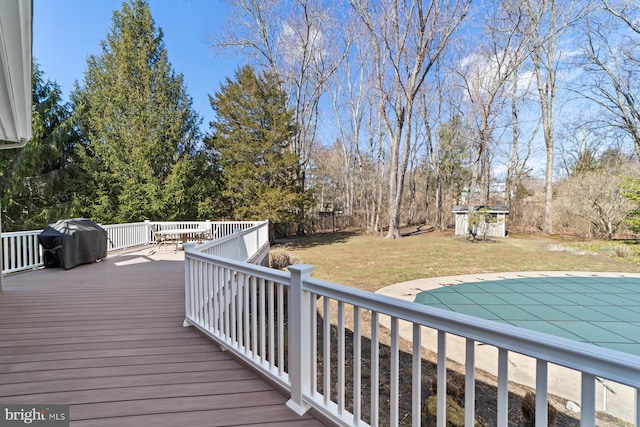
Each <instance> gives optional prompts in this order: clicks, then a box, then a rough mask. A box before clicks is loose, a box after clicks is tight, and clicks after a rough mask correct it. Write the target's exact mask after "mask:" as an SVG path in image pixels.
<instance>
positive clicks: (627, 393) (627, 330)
mask: <svg viewBox="0 0 640 427" xmlns="http://www.w3.org/2000/svg"><path fill="white" fill-rule="evenodd" d="M612 279H615V283H617V284H620V286H616V291H615V292H612V291H611V280H612ZM500 281H505V282H503V283H500ZM504 284H510V286H503V285H504ZM605 286H607V287H609V289H608V290H607V291H604V290H603V289H602V288H603V287H605ZM425 291H431V292H428V293H424V294H423V295H422V296H421V299H423V300H424V302H426V304H427V305H431V306H435V307H439V308H443V309H448V310H451V311H456V312H459V313H465V314H470V315H474V316H477V317H483V318H485V319H489V320H495V321H499V322H503V323H509V324H512V325H515V326H518V327H522V328H526V329H531V330H536V331H539V332H544V333H548V334H551V335H556V336H561V337H564V338H569V339H573V340H576V341H581V342H589V343H593V344H596V345H601V346H604V347H608V348H612V349H614V350H618V351H622V352H626V353H629V354H631V355H636V356H638V355H640V274H637V273H604V272H603V273H593V272H574V271H542V272H510V273H490V274H470V275H462V276H447V277H437V278H427V279H417V280H411V281H408V282H402V283H397V284H394V285H390V286H387V287H385V288H382V289H380V290H378V291H377V293H379V294H383V295H388V296H392V297H395V298H399V299H402V300H405V301H411V302H414V301H415V300H416V297H417V296H418V294H420V293H421V292H425ZM590 295H591V296H590ZM612 307H615V310H611V308H612ZM423 329H425V332H424V333H423V343H425V344H424V345H425V346H430V345H429V343H435V339H436V338H435V337H436V332H435V331H434V330H429V329H427V328H423ZM400 333H401V335H402V337H403V338H405V339H408V340H411V337H412V330H411V327H410V325H409V324H408V323H406V322H401V326H400ZM431 345H433V344H431ZM447 348H448V352H447V357H448V358H449V359H452V360H455V361H457V362H460V363H464V360H465V350H464V348H465V347H464V339H462V338H460V337H456V336H451V335H449V336H448V338H447ZM476 353H477V354H476V367H477V368H478V369H481V370H484V371H486V372H489V373H491V374H493V375H497V353H498V351H497V349H496V348H494V347H491V346H485V345H482V344H481V343H477V344H476ZM631 357H633V356H631ZM509 360H510V366H509V380H510V381H514V382H516V383H518V384H522V385H525V386H529V387H534V386H535V361H534V360H533V359H531V358H529V357H527V356H522V355H520V354H517V353H510V355H509ZM548 376H549V393H551V394H554V395H556V396H558V397H560V398H563V399H566V400H571V401H573V402H578V403H579V402H580V382H581V381H580V375H579V374H578V373H577V372H576V371H573V370H569V369H567V368H563V367H560V366H556V365H551V366H550V367H549V374H548ZM596 389H597V390H596V402H597V407H598V410H603V409H604V408H606V412H607V413H609V414H611V415H613V416H615V417H618V418H620V419H623V420H625V421H630V422H632V421H633V420H634V416H635V413H632V412H634V411H633V409H630V408H633V405H631V404H630V403H631V402H634V399H635V390H634V389H632V388H631V387H627V386H624V385H621V384H612V383H610V382H609V383H608V384H606V387H605V386H604V385H603V386H601V387H596Z"/></svg>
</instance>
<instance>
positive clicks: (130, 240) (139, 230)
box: [2, 221, 256, 274]
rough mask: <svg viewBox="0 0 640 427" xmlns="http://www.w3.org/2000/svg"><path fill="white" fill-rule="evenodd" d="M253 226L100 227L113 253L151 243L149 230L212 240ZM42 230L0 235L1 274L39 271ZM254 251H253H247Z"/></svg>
mask: <svg viewBox="0 0 640 427" xmlns="http://www.w3.org/2000/svg"><path fill="white" fill-rule="evenodd" d="M255 224H256V223H253V222H240V221H172V222H158V221H154V222H151V221H147V222H135V223H130V224H113V225H103V226H102V227H103V228H104V229H105V230H106V231H107V237H108V240H107V251H108V252H111V251H116V250H121V249H127V248H132V247H136V246H142V245H148V244H150V243H153V242H154V236H153V233H152V231H151V229H150V228H149V226H152V227H155V228H156V230H174V229H179V230H189V229H197V230H202V229H207V230H209V235H210V236H211V237H213V238H220V237H224V236H227V235H230V234H233V232H234V231H236V230H243V229H246V228H250V227H252V226H254V225H255ZM41 232H42V230H31V231H18V232H8V233H2V273H3V274H6V273H16V272H19V271H24V270H32V269H34V268H39V267H42V266H43V265H44V264H43V259H42V247H41V246H40V245H39V244H38V234H40V233H41ZM249 249H251V250H254V249H255V248H253V247H250V248H249Z"/></svg>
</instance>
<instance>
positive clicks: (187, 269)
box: [182, 242, 196, 327]
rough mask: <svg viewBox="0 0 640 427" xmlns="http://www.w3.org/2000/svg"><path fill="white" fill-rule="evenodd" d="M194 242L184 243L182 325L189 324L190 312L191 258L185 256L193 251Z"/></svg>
mask: <svg viewBox="0 0 640 427" xmlns="http://www.w3.org/2000/svg"><path fill="white" fill-rule="evenodd" d="M195 246H196V244H195V243H194V242H187V243H185V244H184V246H183V248H184V317H185V319H184V322H183V323H182V326H183V327H187V326H191V323H189V321H188V320H187V319H188V318H189V316H190V315H191V314H192V313H191V288H192V285H191V263H192V260H191V259H190V258H189V257H188V256H187V254H188V253H190V252H192V251H193V248H195Z"/></svg>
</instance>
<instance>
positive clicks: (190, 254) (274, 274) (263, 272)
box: [184, 245, 291, 286]
mask: <svg viewBox="0 0 640 427" xmlns="http://www.w3.org/2000/svg"><path fill="white" fill-rule="evenodd" d="M200 246H202V245H200ZM198 247H199V246H196V247H194V248H189V247H186V248H185V251H184V257H185V258H186V259H195V260H198V261H203V262H210V263H215V264H216V265H219V266H221V267H224V268H228V269H230V270H234V271H237V272H238V273H242V274H248V275H257V276H259V277H261V278H263V279H266V280H271V281H273V282H277V283H283V284H285V285H287V286H290V284H291V274H289V273H287V272H285V271H282V270H275V269H273V268H268V267H263V266H261V265H256V264H250V263H247V262H243V261H234V260H232V259H229V258H224V257H219V256H215V255H209V254H205V253H202V252H199V251H198Z"/></svg>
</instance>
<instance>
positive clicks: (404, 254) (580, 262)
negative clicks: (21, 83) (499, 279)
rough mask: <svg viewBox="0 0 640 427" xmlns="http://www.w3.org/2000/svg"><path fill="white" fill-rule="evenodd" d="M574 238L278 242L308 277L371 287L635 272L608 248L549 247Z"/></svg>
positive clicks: (420, 236)
mask: <svg viewBox="0 0 640 427" xmlns="http://www.w3.org/2000/svg"><path fill="white" fill-rule="evenodd" d="M573 243H574V241H572V240H566V239H562V238H557V237H548V236H529V235H515V236H514V235H512V236H510V237H508V238H506V239H494V240H489V241H475V242H470V241H467V240H466V239H465V238H460V237H454V236H453V234H452V233H450V232H448V233H424V232H423V233H415V234H410V235H408V236H406V237H403V238H401V239H398V240H386V239H383V238H381V237H378V236H371V235H366V234H359V233H346V232H345V233H335V234H319V235H314V236H309V237H303V238H298V239H292V240H289V241H287V242H283V243H281V244H280V245H278V246H281V247H283V248H286V250H287V251H288V252H290V253H292V254H293V255H296V256H297V257H298V258H299V259H300V262H302V263H305V264H312V265H314V266H315V267H316V268H315V270H314V271H313V277H316V278H319V279H323V280H328V281H331V282H335V283H340V284H343V285H347V286H353V287H356V288H360V289H365V290H369V291H376V290H378V289H380V288H382V287H384V286H387V285H391V284H394V283H398V282H403V281H407V280H413V279H419V278H425V277H439V276H450V275H458V274H478V273H494V272H507V271H619V272H634V273H639V272H640V266H638V265H637V264H634V263H633V262H632V260H631V259H630V258H620V257H616V256H615V254H614V256H612V254H611V253H610V252H602V253H601V254H597V253H596V254H594V255H580V254H579V253H576V252H575V251H557V250H555V251H552V250H548V248H549V247H551V246H554V247H557V246H558V245H562V246H564V245H567V246H568V247H570V246H571V245H572V244H573Z"/></svg>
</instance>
